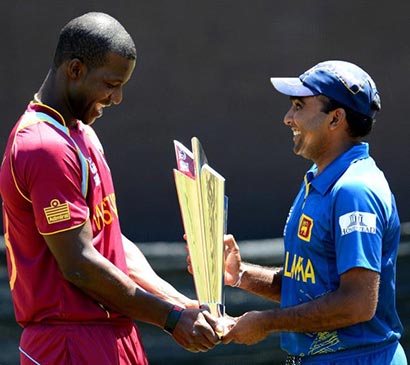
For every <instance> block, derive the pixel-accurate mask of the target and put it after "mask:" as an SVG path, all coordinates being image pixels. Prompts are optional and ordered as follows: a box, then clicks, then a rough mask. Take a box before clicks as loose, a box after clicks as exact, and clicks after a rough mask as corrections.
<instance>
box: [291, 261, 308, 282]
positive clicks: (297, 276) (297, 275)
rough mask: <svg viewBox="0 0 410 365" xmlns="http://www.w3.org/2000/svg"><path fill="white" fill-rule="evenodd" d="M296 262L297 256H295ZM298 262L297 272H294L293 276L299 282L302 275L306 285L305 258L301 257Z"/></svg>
mask: <svg viewBox="0 0 410 365" xmlns="http://www.w3.org/2000/svg"><path fill="white" fill-rule="evenodd" d="M294 261H296V255H295V259H294ZM297 261H298V262H297V264H296V268H295V271H294V273H293V275H294V277H295V279H296V280H297V281H299V280H300V275H302V281H303V282H304V283H306V280H305V271H304V268H303V257H301V256H299V258H298V260H297Z"/></svg>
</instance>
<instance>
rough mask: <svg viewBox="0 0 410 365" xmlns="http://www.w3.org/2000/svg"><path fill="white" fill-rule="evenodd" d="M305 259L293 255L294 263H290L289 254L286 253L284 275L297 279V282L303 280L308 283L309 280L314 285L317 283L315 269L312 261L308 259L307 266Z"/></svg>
mask: <svg viewBox="0 0 410 365" xmlns="http://www.w3.org/2000/svg"><path fill="white" fill-rule="evenodd" d="M304 263H305V259H304V258H303V257H302V256H298V255H296V254H294V255H293V259H292V263H290V262H289V252H288V251H286V253H285V265H284V267H283V275H284V276H286V277H288V278H292V279H295V280H296V281H300V280H302V281H303V282H304V283H306V282H307V281H308V280H310V281H311V282H312V284H315V283H316V277H315V269H314V268H313V264H312V261H310V259H307V261H306V265H305V264H304Z"/></svg>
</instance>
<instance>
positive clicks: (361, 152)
mask: <svg viewBox="0 0 410 365" xmlns="http://www.w3.org/2000/svg"><path fill="white" fill-rule="evenodd" d="M368 157H369V144H368V143H365V142H361V143H360V144H358V145H355V146H353V147H352V148H350V149H349V150H347V151H346V152H344V153H343V154H341V155H340V156H339V157H338V158H336V159H335V160H334V161H332V162H331V163H330V164H329V165H328V166H326V168H325V169H324V170H323V171H322V173H320V174H319V175H318V176H316V177H315V178H313V176H314V175H315V174H316V173H317V166H316V164H315V165H313V166H312V167H311V168H310V169H309V171H308V172H307V175H308V179H309V177H310V178H311V179H312V180H311V184H312V186H313V187H314V188H315V189H316V190H317V191H319V192H320V193H321V194H322V195H324V194H326V192H327V191H328V190H329V188H330V187H331V186H333V184H334V183H335V182H336V181H337V180H338V179H339V177H340V176H341V175H342V174H343V173H344V172H345V171H346V170H347V169H348V167H349V166H350V165H351V164H353V163H355V162H356V161H358V160H362V159H364V158H368Z"/></svg>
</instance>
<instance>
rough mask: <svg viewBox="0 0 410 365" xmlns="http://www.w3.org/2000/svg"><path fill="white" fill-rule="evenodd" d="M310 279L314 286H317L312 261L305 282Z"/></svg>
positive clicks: (306, 271)
mask: <svg viewBox="0 0 410 365" xmlns="http://www.w3.org/2000/svg"><path fill="white" fill-rule="evenodd" d="M308 279H310V280H311V281H312V284H316V278H315V270H314V269H313V265H312V262H311V261H310V259H308V261H307V264H306V269H305V280H306V281H307V280H308Z"/></svg>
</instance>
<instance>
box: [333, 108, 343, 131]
mask: <svg viewBox="0 0 410 365" xmlns="http://www.w3.org/2000/svg"><path fill="white" fill-rule="evenodd" d="M331 113H332V117H333V118H332V120H331V121H330V128H338V127H339V126H340V125H341V124H342V123H343V121H344V120H346V111H345V110H344V109H343V108H337V109H335V110H332V111H331Z"/></svg>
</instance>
